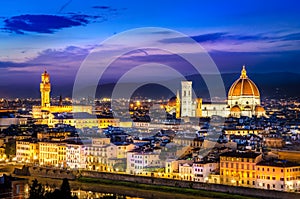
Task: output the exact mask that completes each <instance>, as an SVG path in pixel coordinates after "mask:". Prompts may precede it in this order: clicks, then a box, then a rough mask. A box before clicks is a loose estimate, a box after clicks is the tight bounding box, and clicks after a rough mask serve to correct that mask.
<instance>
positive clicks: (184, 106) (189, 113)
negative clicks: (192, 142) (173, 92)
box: [180, 81, 195, 117]
mask: <svg viewBox="0 0 300 199" xmlns="http://www.w3.org/2000/svg"><path fill="white" fill-rule="evenodd" d="M180 102H181V117H193V116H195V113H194V114H193V104H194V103H193V100H192V81H182V82H181V101H180ZM194 111H195V110H194Z"/></svg>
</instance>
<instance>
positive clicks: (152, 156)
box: [126, 152, 162, 174]
mask: <svg viewBox="0 0 300 199" xmlns="http://www.w3.org/2000/svg"><path fill="white" fill-rule="evenodd" d="M161 167H162V164H161V161H160V158H159V153H155V152H145V153H143V152H128V153H127V164H126V172H127V173H130V174H138V173H142V172H145V171H152V170H154V169H157V168H161Z"/></svg>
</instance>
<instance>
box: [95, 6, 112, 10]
mask: <svg viewBox="0 0 300 199" xmlns="http://www.w3.org/2000/svg"><path fill="white" fill-rule="evenodd" d="M92 8H95V9H102V10H107V9H110V6H93V7H92Z"/></svg>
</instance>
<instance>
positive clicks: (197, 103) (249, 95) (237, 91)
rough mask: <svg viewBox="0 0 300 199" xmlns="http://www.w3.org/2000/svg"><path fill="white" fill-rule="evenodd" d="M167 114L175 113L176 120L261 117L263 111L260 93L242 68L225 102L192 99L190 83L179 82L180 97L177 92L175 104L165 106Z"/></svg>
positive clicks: (264, 114) (263, 114)
mask: <svg viewBox="0 0 300 199" xmlns="http://www.w3.org/2000/svg"><path fill="white" fill-rule="evenodd" d="M166 111H167V112H169V113H170V112H176V118H184V117H212V116H213V115H217V116H222V117H237V118H239V117H242V116H247V117H253V116H256V117H262V116H266V113H265V109H264V108H263V107H262V106H261V103H260V92H259V89H258V87H257V86H256V85H255V83H254V82H253V81H252V80H251V79H250V78H249V77H248V76H247V71H246V68H245V66H243V68H242V71H241V75H240V77H239V78H238V79H237V80H236V81H235V82H234V83H233V84H232V85H231V87H230V89H229V92H228V97H227V102H224V103H205V102H202V99H201V98H197V99H193V96H192V81H182V82H181V96H180V95H179V94H178V92H177V96H176V103H169V104H167V106H166Z"/></svg>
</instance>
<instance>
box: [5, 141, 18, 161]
mask: <svg viewBox="0 0 300 199" xmlns="http://www.w3.org/2000/svg"><path fill="white" fill-rule="evenodd" d="M5 154H6V155H7V157H10V156H11V155H16V141H15V140H9V141H8V142H7V143H6V144H5Z"/></svg>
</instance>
